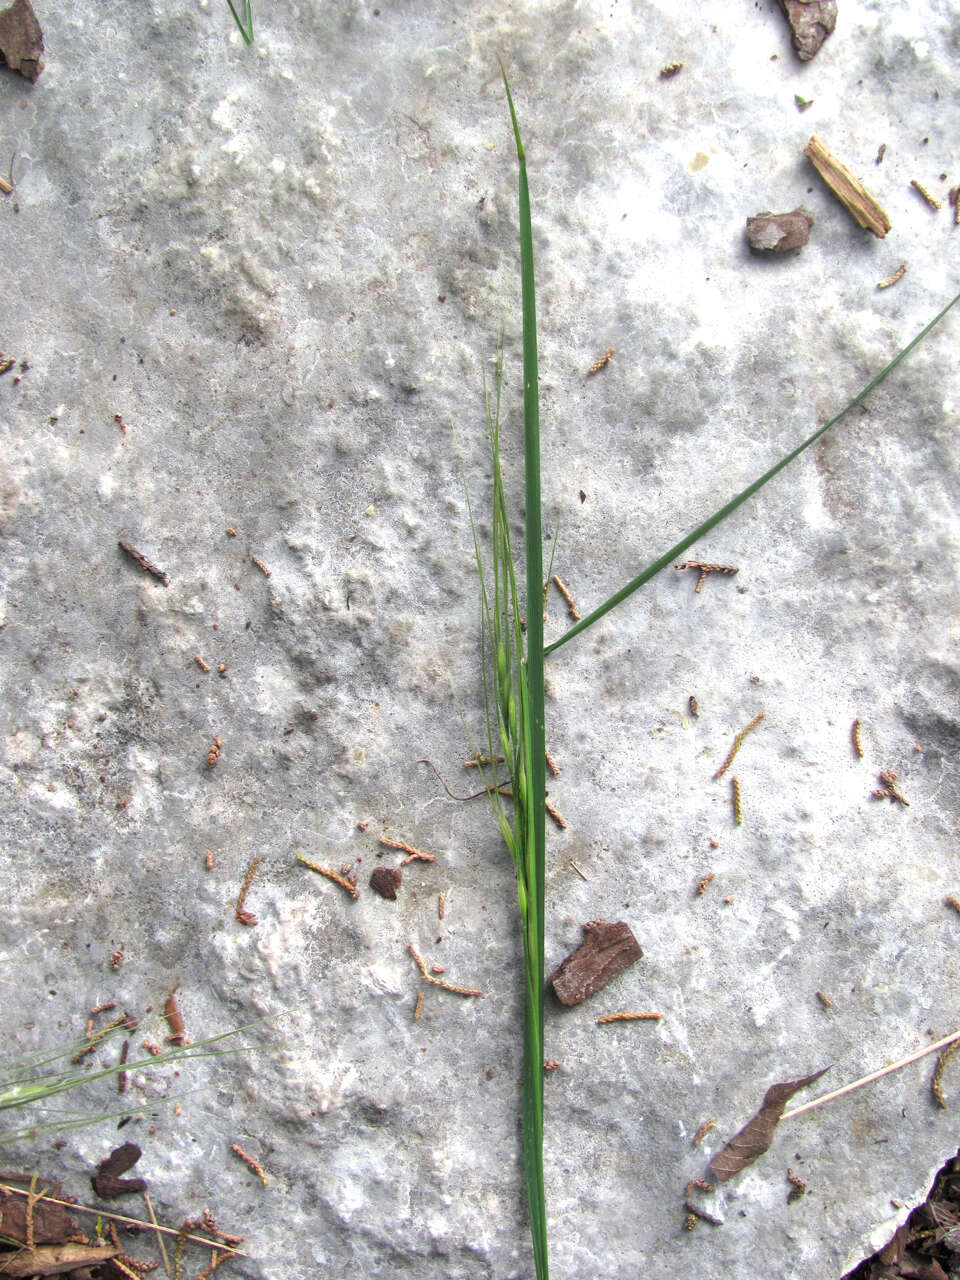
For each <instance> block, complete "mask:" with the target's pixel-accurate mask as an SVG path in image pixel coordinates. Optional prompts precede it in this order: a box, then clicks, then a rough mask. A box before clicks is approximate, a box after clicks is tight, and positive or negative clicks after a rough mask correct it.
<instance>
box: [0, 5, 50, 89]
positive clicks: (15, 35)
mask: <svg viewBox="0 0 960 1280" xmlns="http://www.w3.org/2000/svg"><path fill="white" fill-rule="evenodd" d="M42 53H43V32H42V31H41V29H40V23H39V22H38V21H37V15H36V14H35V13H34V12H33V9H32V8H31V6H30V0H14V2H13V4H11V5H10V6H9V7H8V8H6V9H4V10H3V12H2V13H0V57H2V60H3V61H4V62H6V64H7V66H8V67H9V68H10V70H11V71H19V72H20V74H21V75H22V76H24V77H25V78H26V79H27V80H30V81H36V79H37V76H39V74H40V72H41V71H42V70H43V63H42V62H41V61H40V55H41V54H42Z"/></svg>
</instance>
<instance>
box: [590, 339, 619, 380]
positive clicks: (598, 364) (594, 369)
mask: <svg viewBox="0 0 960 1280" xmlns="http://www.w3.org/2000/svg"><path fill="white" fill-rule="evenodd" d="M615 350H616V348H614V347H609V348H608V349H607V350H606V351H605V352H604V353H603V355H602V356H598V358H597V359H596V360H594V362H593V364H592V365H591V366H590V368H589V369H588V370H587V377H588V378H589V377H591V376H592V375H593V374H595V373H599V372H600V370H601V369H603V368H605V367H606V366H607V365H608V364H609V363H610V358H611V356H612V355H613V354H614V352H615Z"/></svg>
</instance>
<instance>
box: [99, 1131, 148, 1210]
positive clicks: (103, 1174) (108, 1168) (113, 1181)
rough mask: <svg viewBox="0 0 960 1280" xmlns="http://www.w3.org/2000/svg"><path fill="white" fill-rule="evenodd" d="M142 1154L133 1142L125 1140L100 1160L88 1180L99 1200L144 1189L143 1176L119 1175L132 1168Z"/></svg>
mask: <svg viewBox="0 0 960 1280" xmlns="http://www.w3.org/2000/svg"><path fill="white" fill-rule="evenodd" d="M142 1154H143V1153H142V1152H141V1150H140V1148H139V1147H138V1146H137V1144H136V1143H135V1142H125V1143H124V1144H123V1145H122V1146H120V1147H117V1148H116V1149H115V1150H113V1151H111V1152H110V1154H109V1155H108V1156H107V1157H106V1158H105V1159H103V1160H101V1161H100V1165H99V1167H98V1169H97V1172H96V1173H95V1174H93V1175H92V1176H91V1178H90V1181H91V1182H92V1183H93V1189H94V1191H95V1192H96V1193H97V1195H98V1196H99V1197H100V1199H101V1200H115V1199H117V1197H118V1196H129V1195H132V1194H133V1193H134V1192H137V1193H139V1192H141V1191H146V1189H147V1184H146V1182H145V1180H144V1179H143V1178H121V1177H120V1174H122V1173H126V1172H127V1170H128V1169H132V1168H133V1166H134V1165H135V1164H136V1163H137V1161H138V1160H139V1159H140V1156H141V1155H142Z"/></svg>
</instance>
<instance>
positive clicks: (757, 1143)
mask: <svg viewBox="0 0 960 1280" xmlns="http://www.w3.org/2000/svg"><path fill="white" fill-rule="evenodd" d="M828 1069H829V1068H827V1067H824V1068H823V1071H815V1072H814V1073H813V1075H809V1076H804V1077H803V1078H802V1079H800V1080H788V1081H785V1082H784V1083H783V1084H772V1085H771V1086H770V1088H769V1089H768V1090H767V1092H766V1093H765V1094H764V1095H763V1105H762V1106H761V1108H760V1110H759V1111H758V1112H757V1114H756V1115H755V1116H753V1118H752V1119H750V1120H748V1121H747V1123H746V1124H745V1125H744V1126H743V1128H742V1129H741V1130H740V1132H739V1133H737V1134H735V1135H734V1137H732V1138H731V1139H730V1141H729V1142H728V1143H727V1145H726V1146H725V1147H724V1148H723V1150H722V1151H718V1152H717V1154H716V1155H715V1156H714V1157H713V1159H712V1160H711V1161H710V1172H711V1173H712V1174H713V1176H714V1177H715V1178H716V1180H717V1181H718V1182H726V1181H727V1179H728V1178H732V1177H733V1175H734V1174H735V1173H739V1172H740V1170H741V1169H745V1168H746V1167H747V1165H748V1164H753V1162H754V1160H756V1159H757V1157H758V1156H762V1155H763V1153H764V1152H765V1151H766V1150H767V1149H768V1148H769V1146H770V1143H771V1142H773V1135H774V1134H775V1133H776V1131H777V1125H778V1124H779V1122H780V1117H781V1116H782V1115H783V1113H784V1111H785V1110H786V1106H787V1103H788V1102H789V1101H790V1099H791V1098H792V1097H793V1095H794V1094H795V1093H797V1092H798V1090H800V1089H805V1088H806V1087H807V1085H808V1084H813V1082H814V1081H815V1080H819V1079H820V1077H821V1076H822V1075H823V1073H824V1071H827V1070H828Z"/></svg>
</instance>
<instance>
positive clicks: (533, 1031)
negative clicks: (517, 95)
mask: <svg viewBox="0 0 960 1280" xmlns="http://www.w3.org/2000/svg"><path fill="white" fill-rule="evenodd" d="M500 69H501V71H503V66H502V64H501V68H500ZM503 84H504V88H505V89H506V94H507V102H508V104H509V107H510V119H511V122H512V125H513V136H514V140H515V141H516V145H517V162H518V166H519V212H520V281H521V298H522V313H523V454H524V501H525V511H524V517H525V519H524V528H525V537H524V541H525V547H524V551H525V563H526V614H527V637H526V640H527V648H526V662H525V664H524V672H523V675H522V678H521V681H520V688H519V694H520V699H521V720H522V750H523V762H522V765H521V767H520V768H519V770H518V776H517V782H518V783H520V784H524V786H525V790H526V794H525V795H524V794H522V790H523V788H521V789H520V790H518V794H517V810H518V813H519V815H520V821H521V825H520V830H521V831H522V835H523V844H524V859H525V864H524V872H523V875H522V876H521V877H520V885H521V887H522V889H523V890H525V898H526V911H525V912H524V921H523V923H524V970H525V974H526V988H527V993H526V994H527V1001H526V1004H527V1008H526V1022H525V1034H524V1082H523V1154H524V1170H525V1174H526V1183H527V1202H528V1205H529V1212H530V1229H531V1235H532V1238H533V1256H534V1262H535V1265H536V1271H537V1277H538V1280H547V1276H548V1262H547V1215H546V1200H545V1194H544V1182H543V1057H544V1054H543V984H544V963H543V915H544V880H545V863H546V829H545V822H546V812H545V804H544V802H545V799H546V787H547V783H546V757H545V742H546V726H545V713H544V686H543V659H544V651H543V534H542V529H541V514H540V388H539V372H538V367H537V308H536V296H535V289H534V271H533V229H532V225H531V220H530V190H529V186H528V183H527V164H526V156H525V154H524V149H523V142H522V140H521V137H520V126H519V124H518V122H517V113H516V110H515V108H514V103H513V96H512V94H511V92H510V85H509V83H508V81H507V76H506V72H505V71H504V72H503Z"/></svg>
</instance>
